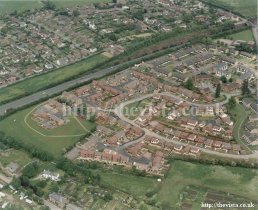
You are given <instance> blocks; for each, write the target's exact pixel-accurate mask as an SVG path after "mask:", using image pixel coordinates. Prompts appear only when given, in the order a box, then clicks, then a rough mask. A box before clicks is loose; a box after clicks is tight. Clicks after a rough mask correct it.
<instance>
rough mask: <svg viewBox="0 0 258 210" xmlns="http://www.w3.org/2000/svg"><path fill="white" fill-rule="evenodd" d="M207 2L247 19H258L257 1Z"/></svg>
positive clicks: (212, 0) (229, 0) (214, 0)
mask: <svg viewBox="0 0 258 210" xmlns="http://www.w3.org/2000/svg"><path fill="white" fill-rule="evenodd" d="M206 2H210V3H212V4H213V5H216V6H219V7H222V8H225V9H228V10H231V11H233V12H237V13H239V14H241V15H242V16H245V17H247V18H251V17H257V0H245V1H243V0H206Z"/></svg>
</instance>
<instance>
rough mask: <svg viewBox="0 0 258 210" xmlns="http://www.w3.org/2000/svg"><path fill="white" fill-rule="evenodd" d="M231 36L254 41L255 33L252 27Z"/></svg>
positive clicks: (236, 38) (234, 38)
mask: <svg viewBox="0 0 258 210" xmlns="http://www.w3.org/2000/svg"><path fill="white" fill-rule="evenodd" d="M229 37H230V38H232V39H233V40H244V41H247V42H248V41H254V37H253V33H252V31H251V30H250V29H248V30H245V31H241V32H238V33H235V34H231V35H230V36H229Z"/></svg>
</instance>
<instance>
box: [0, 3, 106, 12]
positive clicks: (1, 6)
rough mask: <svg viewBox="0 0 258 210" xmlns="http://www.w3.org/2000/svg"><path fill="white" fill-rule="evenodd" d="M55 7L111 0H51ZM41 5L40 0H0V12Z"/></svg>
mask: <svg viewBox="0 0 258 210" xmlns="http://www.w3.org/2000/svg"><path fill="white" fill-rule="evenodd" d="M52 2H54V3H55V4H56V6H57V8H66V7H73V6H76V5H84V4H89V3H100V2H111V0H52ZM42 6H43V4H42V1H41V0H8V1H7V0H1V1H0V13H1V14H2V13H11V12H13V11H14V10H17V11H18V12H23V11H25V10H29V9H38V8H41V7H42Z"/></svg>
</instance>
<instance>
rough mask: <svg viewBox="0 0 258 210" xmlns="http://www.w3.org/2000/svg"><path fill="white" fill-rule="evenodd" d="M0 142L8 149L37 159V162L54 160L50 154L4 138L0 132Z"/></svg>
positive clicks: (12, 139) (13, 139)
mask: <svg viewBox="0 0 258 210" xmlns="http://www.w3.org/2000/svg"><path fill="white" fill-rule="evenodd" d="M28 138H30V137H28ZM0 142H1V143H3V144H4V145H6V146H8V147H10V148H14V149H17V150H24V151H25V152H27V153H28V154H29V155H30V156H31V157H34V158H38V159H39V160H42V161H51V160H53V159H54V157H53V156H52V155H51V154H49V153H47V152H45V151H43V150H39V149H38V148H36V147H34V146H31V145H27V144H24V143H23V142H22V141H19V140H17V139H15V138H14V137H11V136H6V135H5V134H4V132H2V131H0Z"/></svg>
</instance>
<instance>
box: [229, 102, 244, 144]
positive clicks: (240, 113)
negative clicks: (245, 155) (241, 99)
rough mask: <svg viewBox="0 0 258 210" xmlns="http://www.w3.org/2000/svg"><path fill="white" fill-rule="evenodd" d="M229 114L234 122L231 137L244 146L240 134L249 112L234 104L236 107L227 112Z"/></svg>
mask: <svg viewBox="0 0 258 210" xmlns="http://www.w3.org/2000/svg"><path fill="white" fill-rule="evenodd" d="M229 112H230V114H231V116H232V117H233V119H234V121H235V124H234V128H233V137H234V138H235V139H236V140H237V142H238V143H240V144H241V145H243V146H245V145H244V144H243V142H242V141H241V133H242V129H243V126H244V122H245V121H246V119H247V118H248V115H249V111H248V110H246V109H245V108H244V107H243V106H242V105H241V104H236V106H235V107H234V108H233V109H231V110H229ZM245 147H246V146H245Z"/></svg>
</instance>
